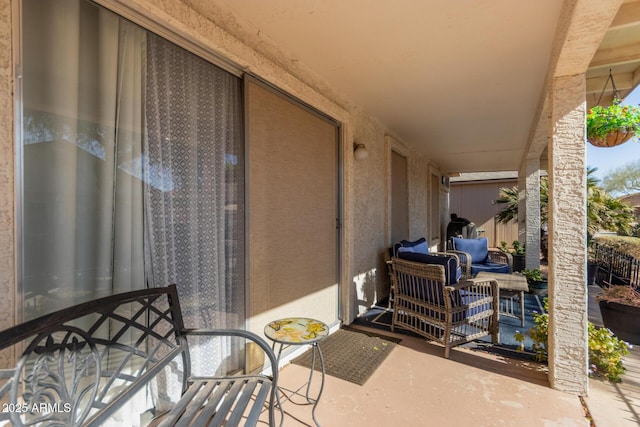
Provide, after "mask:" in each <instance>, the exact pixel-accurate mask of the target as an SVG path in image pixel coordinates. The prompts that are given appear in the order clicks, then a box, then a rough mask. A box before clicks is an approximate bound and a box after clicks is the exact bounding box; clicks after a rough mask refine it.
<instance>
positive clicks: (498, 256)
mask: <svg viewBox="0 0 640 427" xmlns="http://www.w3.org/2000/svg"><path fill="white" fill-rule="evenodd" d="M489 260H490V261H491V262H498V263H500V264H509V271H513V257H512V256H511V254H508V253H506V252H502V251H500V250H496V249H489Z"/></svg>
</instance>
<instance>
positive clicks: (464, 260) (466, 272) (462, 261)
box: [446, 249, 471, 279]
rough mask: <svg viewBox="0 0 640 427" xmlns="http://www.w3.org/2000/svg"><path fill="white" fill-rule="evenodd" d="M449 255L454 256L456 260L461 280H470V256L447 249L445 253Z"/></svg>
mask: <svg viewBox="0 0 640 427" xmlns="http://www.w3.org/2000/svg"><path fill="white" fill-rule="evenodd" d="M446 253H447V254H449V255H455V256H456V257H457V258H458V265H459V266H460V267H461V268H462V278H463V279H469V278H471V255H469V254H468V253H467V252H462V251H457V250H455V249H449V250H447V252H446Z"/></svg>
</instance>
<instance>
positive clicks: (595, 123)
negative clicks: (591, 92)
mask: <svg viewBox="0 0 640 427" xmlns="http://www.w3.org/2000/svg"><path fill="white" fill-rule="evenodd" d="M609 81H611V87H612V89H613V102H612V103H611V105H609V106H608V107H605V106H602V105H600V101H601V100H602V95H603V94H604V91H605V89H606V88H607V84H608V83H609ZM638 132H640V108H638V107H634V106H632V105H623V104H622V100H621V99H620V98H618V89H616V84H615V82H614V81H613V74H612V73H611V69H609V78H608V79H607V81H606V82H605V83H604V87H603V88H602V93H601V94H600V98H598V103H597V105H596V106H595V107H593V108H591V109H589V112H588V113H587V141H589V142H590V143H591V144H592V145H595V146H596V147H615V146H616V145H620V144H623V143H625V142H627V141H629V140H630V139H631V138H633V137H634V136H636V134H637V133H638Z"/></svg>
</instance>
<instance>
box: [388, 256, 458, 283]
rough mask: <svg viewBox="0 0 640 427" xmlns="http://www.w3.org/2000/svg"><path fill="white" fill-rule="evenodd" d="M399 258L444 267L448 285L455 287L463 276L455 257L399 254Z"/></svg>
mask: <svg viewBox="0 0 640 427" xmlns="http://www.w3.org/2000/svg"><path fill="white" fill-rule="evenodd" d="M398 257H399V258H400V259H406V260H407V261H414V262H421V263H424V264H437V265H441V266H443V267H444V275H445V278H446V284H447V285H455V284H456V283H458V280H460V277H461V276H462V269H461V268H460V267H459V266H458V264H457V262H456V259H455V258H454V257H450V256H438V255H429V254H421V253H417V252H399V253H398Z"/></svg>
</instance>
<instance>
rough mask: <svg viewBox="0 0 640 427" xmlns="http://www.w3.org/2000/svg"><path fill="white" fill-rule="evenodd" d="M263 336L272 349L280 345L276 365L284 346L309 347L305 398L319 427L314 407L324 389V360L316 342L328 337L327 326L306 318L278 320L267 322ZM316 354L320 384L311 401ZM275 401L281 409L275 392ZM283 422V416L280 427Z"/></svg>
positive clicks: (277, 393) (278, 397)
mask: <svg viewBox="0 0 640 427" xmlns="http://www.w3.org/2000/svg"><path fill="white" fill-rule="evenodd" d="M264 334H265V336H266V337H267V338H269V339H270V340H271V341H273V345H272V348H273V349H274V350H275V345H276V343H278V344H280V349H279V351H278V363H280V356H281V355H282V348H283V347H284V346H287V347H288V346H291V345H311V348H312V353H311V355H312V356H311V371H310V372H309V381H308V382H307V391H306V394H305V397H306V399H307V402H308V403H309V404H311V403H313V409H312V410H311V416H312V417H313V422H314V423H315V424H316V426H318V427H320V424H319V423H318V421H317V420H316V406H318V401H319V400H320V396H322V390H323V389H324V376H325V370H324V358H323V357H322V351H321V350H320V347H319V346H318V342H320V341H322V340H323V339H324V338H325V337H326V336H327V335H329V326H327V324H326V323H324V322H321V321H319V320H315V319H309V318H306V317H287V318H284V319H278V320H274V321H273V322H269V323H268V324H267V326H265V327H264ZM316 353H317V355H318V357H319V359H320V368H321V370H320V372H321V382H320V391H319V392H318V396H316V398H315V399H312V398H310V397H309V389H310V387H311V379H312V378H313V371H314V369H315V366H316ZM276 399H277V401H278V405H279V406H280V408H282V405H281V403H280V396H279V392H278V391H277V390H276ZM283 420H284V416H283V418H282V419H281V420H280V425H281V426H282V422H283Z"/></svg>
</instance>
